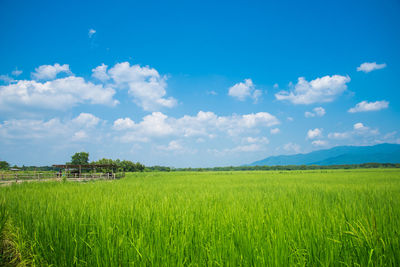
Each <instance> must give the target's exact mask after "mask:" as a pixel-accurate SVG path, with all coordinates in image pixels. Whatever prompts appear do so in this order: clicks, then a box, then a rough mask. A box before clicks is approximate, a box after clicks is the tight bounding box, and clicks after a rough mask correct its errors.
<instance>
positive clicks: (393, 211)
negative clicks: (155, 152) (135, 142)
mask: <svg viewBox="0 0 400 267" xmlns="http://www.w3.org/2000/svg"><path fill="white" fill-rule="evenodd" d="M0 201H4V203H5V207H6V209H7V212H8V213H9V216H10V219H11V220H10V221H11V222H12V225H13V227H12V229H13V230H12V231H13V232H14V233H15V237H14V238H15V240H16V241H15V243H16V246H17V247H18V249H19V251H21V258H22V260H25V261H26V262H29V264H31V265H34V266H48V265H53V266H131V265H132V266H149V265H153V266H154V265H156V266H343V265H348V266H399V265H400V255H399V251H400V237H399V230H398V229H400V171H399V170H397V169H374V170H365V169H360V170H323V171H319V170H315V171H251V172H179V173H174V172H171V173H156V172H151V173H130V174H128V175H127V176H126V178H124V179H121V180H114V181H97V182H89V183H72V182H68V181H67V182H65V183H60V182H49V183H27V184H19V185H12V186H8V187H3V188H0Z"/></svg>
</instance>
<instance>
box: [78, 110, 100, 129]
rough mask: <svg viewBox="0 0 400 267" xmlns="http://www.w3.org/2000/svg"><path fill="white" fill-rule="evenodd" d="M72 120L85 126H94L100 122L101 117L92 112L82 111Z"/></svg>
mask: <svg viewBox="0 0 400 267" xmlns="http://www.w3.org/2000/svg"><path fill="white" fill-rule="evenodd" d="M72 122H73V123H75V124H77V125H81V126H85V127H94V126H96V125H97V124H98V123H99V122H100V119H99V118H98V117H96V116H94V115H92V114H90V113H81V114H79V116H78V117H76V118H75V119H73V120H72Z"/></svg>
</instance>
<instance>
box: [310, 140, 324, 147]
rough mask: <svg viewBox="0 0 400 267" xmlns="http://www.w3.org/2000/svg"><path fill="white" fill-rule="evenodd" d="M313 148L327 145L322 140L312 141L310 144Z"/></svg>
mask: <svg viewBox="0 0 400 267" xmlns="http://www.w3.org/2000/svg"><path fill="white" fill-rule="evenodd" d="M311 144H313V145H314V146H326V145H327V144H328V143H327V142H326V141H324V140H314V141H312V142H311Z"/></svg>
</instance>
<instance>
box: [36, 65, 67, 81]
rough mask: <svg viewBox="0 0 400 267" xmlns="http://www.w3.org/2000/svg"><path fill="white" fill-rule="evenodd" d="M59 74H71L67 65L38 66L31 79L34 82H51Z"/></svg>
mask: <svg viewBox="0 0 400 267" xmlns="http://www.w3.org/2000/svg"><path fill="white" fill-rule="evenodd" d="M61 72H64V73H67V74H72V72H71V70H70V69H69V65H68V64H64V65H60V64H58V63H56V64H54V65H42V66H39V67H38V68H36V69H35V72H33V73H32V77H33V78H34V79H36V80H52V79H55V78H56V76H57V74H59V73H61Z"/></svg>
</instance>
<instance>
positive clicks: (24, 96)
mask: <svg viewBox="0 0 400 267" xmlns="http://www.w3.org/2000/svg"><path fill="white" fill-rule="evenodd" d="M114 94H115V90H113V89H112V88H110V87H104V86H103V85H95V84H93V83H91V82H86V81H85V80H84V79H83V78H81V77H75V76H69V77H66V78H62V79H56V80H52V81H47V82H44V83H42V82H37V81H34V80H30V81H29V80H20V81H18V82H17V83H13V84H9V85H5V86H0V109H12V108H17V107H18V106H26V107H37V108H47V109H54V110H66V109H69V108H71V107H73V106H75V105H77V104H82V103H90V104H102V105H109V106H114V105H116V104H118V101H117V100H114V99H113V96H114ZM16 106H17V107H16Z"/></svg>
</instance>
